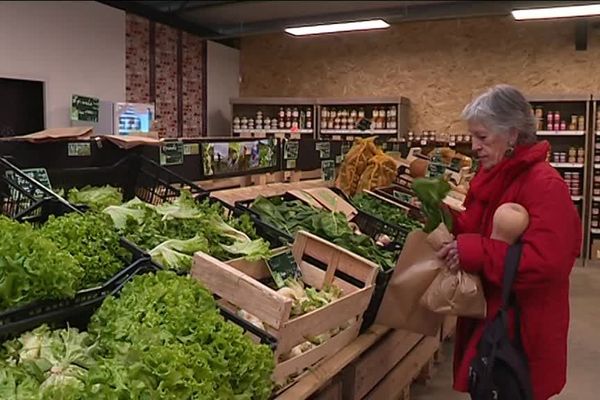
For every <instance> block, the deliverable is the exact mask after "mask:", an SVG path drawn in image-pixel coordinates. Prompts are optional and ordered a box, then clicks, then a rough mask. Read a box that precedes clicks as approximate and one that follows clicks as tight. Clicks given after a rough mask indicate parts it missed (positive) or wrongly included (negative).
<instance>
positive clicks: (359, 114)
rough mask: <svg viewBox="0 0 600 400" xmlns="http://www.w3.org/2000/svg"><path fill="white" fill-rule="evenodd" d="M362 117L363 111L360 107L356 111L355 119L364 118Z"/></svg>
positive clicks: (363, 115)
mask: <svg viewBox="0 0 600 400" xmlns="http://www.w3.org/2000/svg"><path fill="white" fill-rule="evenodd" d="M364 117H365V109H364V108H362V107H360V108H359V109H358V113H357V118H358V119H362V118H364Z"/></svg>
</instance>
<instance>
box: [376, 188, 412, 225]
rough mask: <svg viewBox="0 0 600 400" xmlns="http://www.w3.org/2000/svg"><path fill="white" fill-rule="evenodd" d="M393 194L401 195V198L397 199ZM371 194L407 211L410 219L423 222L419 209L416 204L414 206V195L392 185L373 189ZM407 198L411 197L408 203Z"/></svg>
mask: <svg viewBox="0 0 600 400" xmlns="http://www.w3.org/2000/svg"><path fill="white" fill-rule="evenodd" d="M395 192H397V193H401V194H402V195H403V196H402V197H403V198H399V197H397V196H396V195H394V193H395ZM373 193H375V194H378V195H379V196H381V197H383V198H384V199H386V200H389V201H390V202H392V203H394V204H397V205H399V206H401V207H403V208H405V209H407V210H408V215H409V216H410V217H411V218H414V219H416V220H418V221H424V216H423V214H422V212H421V208H420V207H419V205H418V204H415V203H414V202H413V201H414V199H415V198H416V197H415V195H414V193H412V192H411V191H410V190H408V189H406V188H403V187H402V186H397V185H392V186H387V187H383V188H379V189H375V190H374V191H373ZM409 197H411V198H412V200H410V201H409Z"/></svg>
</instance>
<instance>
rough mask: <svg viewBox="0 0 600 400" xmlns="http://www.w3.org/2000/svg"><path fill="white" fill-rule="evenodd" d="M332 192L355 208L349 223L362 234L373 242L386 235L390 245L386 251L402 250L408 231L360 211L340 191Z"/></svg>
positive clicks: (335, 189)
mask: <svg viewBox="0 0 600 400" xmlns="http://www.w3.org/2000/svg"><path fill="white" fill-rule="evenodd" d="M332 190H333V192H334V193H335V194H337V195H338V196H340V197H342V198H343V199H344V200H345V201H347V202H348V203H350V204H351V205H352V206H353V207H354V208H356V211H357V214H356V216H355V217H354V218H353V219H352V221H351V222H354V223H355V224H356V225H357V226H358V228H359V229H360V231H361V232H362V233H364V234H365V235H368V236H370V237H371V239H373V240H377V239H378V238H379V236H380V235H381V234H384V235H387V236H388V237H389V238H390V239H391V241H392V243H390V244H389V245H388V246H386V249H388V250H401V249H402V246H404V241H405V240H406V236H407V235H408V234H409V233H410V229H408V228H405V227H402V226H399V225H395V224H391V223H389V222H385V221H384V220H382V219H381V218H379V217H377V216H375V215H373V214H371V213H369V212H366V211H364V210H361V209H360V208H359V207H358V206H357V205H356V204H355V203H354V202H353V201H352V199H351V198H350V197H349V196H347V195H346V194H345V193H344V192H343V191H342V190H341V189H338V188H332Z"/></svg>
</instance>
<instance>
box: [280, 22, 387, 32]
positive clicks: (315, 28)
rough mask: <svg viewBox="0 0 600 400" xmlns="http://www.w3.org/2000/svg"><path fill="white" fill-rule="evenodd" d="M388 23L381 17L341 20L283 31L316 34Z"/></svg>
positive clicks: (379, 26) (380, 27) (355, 29)
mask: <svg viewBox="0 0 600 400" xmlns="http://www.w3.org/2000/svg"><path fill="white" fill-rule="evenodd" d="M389 26H390V24H388V23H387V22H385V21H384V20H382V19H372V20H369V21H355V22H341V23H338V24H325V25H311V26H300V27H297V28H286V29H285V31H286V32H287V33H289V34H292V35H294V36H304V35H318V34H320V33H333V32H348V31H364V30H368V29H383V28H389Z"/></svg>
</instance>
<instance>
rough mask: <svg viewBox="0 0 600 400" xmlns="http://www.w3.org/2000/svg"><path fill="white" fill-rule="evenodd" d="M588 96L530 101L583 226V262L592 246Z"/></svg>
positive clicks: (532, 99)
mask: <svg viewBox="0 0 600 400" xmlns="http://www.w3.org/2000/svg"><path fill="white" fill-rule="evenodd" d="M590 100H591V98H590V96H589V95H576V96H537V97H532V98H529V101H530V103H531V105H532V107H533V110H534V114H535V116H536V119H537V135H538V137H539V138H540V139H543V140H547V141H548V142H549V143H550V145H551V149H550V154H549V155H548V159H549V161H550V165H552V166H553V167H554V168H556V169H557V170H558V172H559V173H560V174H561V175H562V177H563V178H564V179H565V182H566V183H567V186H568V187H569V190H570V193H571V199H572V201H573V203H574V204H575V206H576V207H577V210H578V211H579V215H580V217H581V221H582V225H583V228H582V229H583V238H584V241H583V245H582V258H587V257H588V254H589V243H590V235H589V232H590V221H589V214H590V203H591V201H590V198H591V193H590V185H589V177H590V175H591V171H592V170H593V168H590V165H591V159H590V156H589V155H590V149H591V147H592V145H591V142H592V140H591V139H590V138H591V137H592V136H593V135H591V134H590V132H591V124H590V110H591V101H590Z"/></svg>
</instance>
